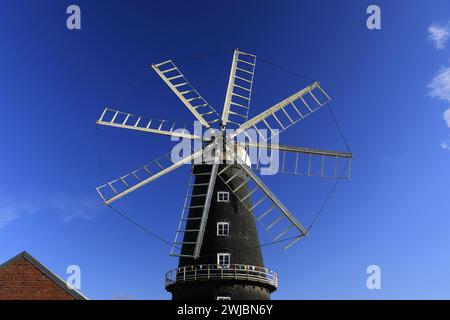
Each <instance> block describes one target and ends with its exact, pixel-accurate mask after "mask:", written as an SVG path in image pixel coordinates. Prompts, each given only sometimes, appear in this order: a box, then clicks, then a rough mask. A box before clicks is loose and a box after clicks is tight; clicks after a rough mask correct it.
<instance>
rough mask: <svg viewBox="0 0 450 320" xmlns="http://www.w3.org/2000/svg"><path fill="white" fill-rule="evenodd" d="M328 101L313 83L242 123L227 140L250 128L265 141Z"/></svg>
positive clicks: (319, 88)
mask: <svg viewBox="0 0 450 320" xmlns="http://www.w3.org/2000/svg"><path fill="white" fill-rule="evenodd" d="M330 100H331V98H330V97H329V96H328V94H327V93H326V92H325V91H324V90H323V89H322V88H321V87H320V85H319V83H318V82H315V83H313V84H312V85H309V86H307V87H306V88H304V89H302V90H300V91H298V92H297V93H294V94H293V95H291V96H290V97H288V98H286V99H284V100H283V101H281V102H279V103H277V104H275V105H274V106H272V107H270V108H269V109H267V110H266V111H264V112H262V113H260V114H259V115H257V116H255V117H253V118H252V119H250V120H248V121H247V122H245V123H243V124H242V125H241V126H240V127H239V128H238V129H237V130H236V131H235V132H234V133H233V134H231V135H230V136H229V138H230V139H232V138H234V137H236V136H238V135H240V134H242V133H244V134H246V132H245V131H246V130H248V129H250V128H252V129H254V130H255V131H256V132H257V133H258V135H259V136H260V137H261V138H262V139H263V140H264V141H267V140H269V139H271V138H272V137H273V136H275V135H277V134H279V133H280V132H282V131H284V130H286V129H287V128H289V127H291V126H292V125H294V124H296V123H297V122H299V121H301V120H303V119H304V118H306V117H307V116H309V115H310V114H312V113H313V112H314V111H316V110H318V109H319V108H321V107H323V106H324V105H326V104H327V103H328V102H329V101H330ZM265 132H267V134H266V133H265ZM246 136H247V137H248V138H249V139H250V140H251V137H250V136H248V135H247V134H246Z"/></svg>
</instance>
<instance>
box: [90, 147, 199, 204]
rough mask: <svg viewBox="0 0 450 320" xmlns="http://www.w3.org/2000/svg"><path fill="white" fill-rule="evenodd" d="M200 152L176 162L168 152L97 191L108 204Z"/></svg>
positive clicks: (196, 156) (194, 157)
mask: <svg viewBox="0 0 450 320" xmlns="http://www.w3.org/2000/svg"><path fill="white" fill-rule="evenodd" d="M202 153H203V150H199V151H197V152H195V153H192V154H191V155H190V156H187V157H185V158H183V159H181V160H180V161H178V162H173V161H172V159H171V157H170V156H171V153H170V152H169V153H167V154H165V155H163V156H162V157H159V158H158V159H156V160H154V161H152V162H150V163H149V164H146V165H145V166H143V167H141V168H139V169H136V170H134V171H132V172H130V173H128V174H126V175H124V176H121V177H119V178H118V179H115V180H112V181H110V182H107V183H105V184H104V185H102V186H100V187H97V192H98V194H99V195H100V197H101V198H102V200H103V202H104V203H105V204H106V205H109V204H110V203H112V202H113V201H116V200H118V199H120V198H122V197H123V196H125V195H127V194H129V193H130V192H133V191H135V190H137V189H139V188H140V187H143V186H145V185H146V184H148V183H150V182H152V181H154V180H156V179H158V178H159V177H161V176H163V175H165V174H167V173H169V172H171V171H173V170H175V169H177V168H178V167H180V166H182V165H183V164H186V163H189V162H191V161H193V160H195V159H196V158H198V157H200V156H201V155H202Z"/></svg>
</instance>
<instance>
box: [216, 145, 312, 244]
mask: <svg viewBox="0 0 450 320" xmlns="http://www.w3.org/2000/svg"><path fill="white" fill-rule="evenodd" d="M228 151H230V150H228ZM230 154H232V152H231V151H230ZM232 157H233V159H234V160H235V161H236V162H237V163H239V164H240V165H241V170H240V171H238V172H236V173H235V174H233V175H231V177H229V178H226V177H228V176H230V174H229V172H227V171H228V170H231V169H232V167H233V165H234V164H233V163H230V164H228V165H226V166H225V167H224V168H223V169H222V170H220V172H219V173H218V175H219V177H220V178H221V179H222V180H223V182H224V183H225V184H226V185H227V186H229V187H230V190H231V191H232V192H233V193H234V194H235V195H236V197H237V198H238V199H239V200H240V201H241V202H242V203H243V204H244V205H245V206H246V207H247V209H249V210H250V211H252V212H253V213H254V215H255V218H256V220H257V221H258V222H260V223H261V224H262V225H263V226H264V230H265V231H268V232H270V233H271V234H272V236H273V238H274V240H275V241H284V240H292V239H293V240H292V241H291V242H290V243H289V244H288V245H286V246H285V249H288V248H289V247H290V246H291V245H293V244H294V243H295V242H297V241H298V240H299V239H300V238H301V237H303V236H306V234H307V230H306V229H305V227H303V225H302V224H301V223H300V222H299V221H298V220H297V219H296V218H295V216H294V215H293V214H292V213H291V212H290V211H289V210H288V209H287V208H286V207H285V206H284V205H283V204H282V203H281V201H280V200H279V199H278V198H277V197H276V196H275V194H273V192H272V191H270V189H269V188H268V187H267V186H266V185H265V184H264V182H263V181H262V180H261V179H260V178H259V177H258V176H257V175H256V174H255V173H254V172H253V171H252V169H251V168H250V167H249V166H247V165H246V164H245V163H244V162H243V161H242V160H241V159H240V158H239V157H237V156H235V154H234V153H233V155H232ZM242 174H243V175H246V176H247V178H246V179H245V180H244V181H243V182H242V184H240V185H238V186H237V187H232V184H231V182H232V181H233V179H235V178H236V177H238V176H239V175H242ZM244 185H248V186H249V188H248V192H245V193H242V192H241V189H242V188H243V187H244ZM248 199H251V200H252V201H248Z"/></svg>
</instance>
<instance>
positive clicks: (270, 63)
mask: <svg viewBox="0 0 450 320" xmlns="http://www.w3.org/2000/svg"><path fill="white" fill-rule="evenodd" d="M258 61H261V62H263V63H265V64H268V65H271V66H272V67H275V68H277V69H280V70H281V71H284V72H286V73H289V74H291V75H293V76H296V77H299V78H303V79H304V80H308V81H312V82H317V80H314V79H312V78H310V77H308V76H305V75H302V74H299V73H297V72H295V71H292V70H289V69H287V68H285V67H283V66H280V65H278V64H276V63H273V62H270V61H268V60H265V59H263V58H261V57H259V56H258Z"/></svg>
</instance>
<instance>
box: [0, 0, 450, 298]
mask: <svg viewBox="0 0 450 320" xmlns="http://www.w3.org/2000/svg"><path fill="white" fill-rule="evenodd" d="M72 3H74V4H77V5H79V6H80V7H81V12H82V22H81V23H82V29H81V30H79V31H69V30H67V28H66V17H67V15H66V13H65V11H66V8H67V6H68V5H70V4H72ZM369 4H373V3H372V2H368V1H339V2H337V1H314V3H312V2H310V1H223V2H219V1H215V2H213V1H190V2H187V1H164V2H163V1H152V2H144V1H127V2H125V1H96V2H93V1H76V2H67V1H59V2H55V1H48V2H45V1H40V2H39V3H38V2H34V1H27V2H25V1H9V2H4V3H2V12H3V14H2V17H1V19H0V35H1V39H2V41H1V43H0V46H1V50H0V67H1V72H2V76H1V77H0V87H1V88H2V89H1V94H0V106H1V111H2V112H1V115H2V117H3V121H2V125H1V126H0V136H1V137H2V156H1V157H0V167H1V170H0V247H1V250H0V261H6V260H7V259H9V258H10V257H12V256H14V255H16V254H17V253H19V252H20V251H23V250H27V251H28V252H30V253H31V254H32V255H34V256H35V257H36V258H37V259H39V260H40V261H41V262H42V263H44V264H45V265H47V266H48V267H50V268H51V269H52V270H54V271H55V272H56V273H58V274H59V275H60V276H63V277H64V276H65V270H66V267H67V266H68V265H71V264H76V265H79V266H80V267H81V271H82V290H81V291H82V292H83V293H84V294H85V295H87V296H88V297H90V298H94V299H114V298H120V297H125V298H133V299H167V298H169V294H168V293H166V292H165V291H164V273H165V272H166V271H168V270H169V269H171V268H173V267H175V265H176V260H175V259H174V258H171V257H169V256H168V252H169V249H170V248H169V247H168V246H166V245H165V244H163V243H162V242H160V241H158V240H155V239H154V238H151V237H149V236H148V235H147V234H145V233H144V232H142V231H141V230H139V229H138V228H136V227H135V226H133V225H131V224H129V223H128V222H127V221H125V220H123V219H122V218H120V217H119V216H117V215H116V214H114V213H113V212H112V211H111V210H110V209H108V208H105V207H104V206H102V204H101V203H100V201H99V200H98V199H97V195H96V192H95V187H96V186H98V185H99V183H100V177H99V161H98V145H97V136H96V126H95V121H96V119H97V118H98V116H99V115H100V113H101V111H102V110H103V108H104V106H105V105H108V106H111V107H116V108H118V109H120V110H124V111H129V112H134V113H138V114H144V115H148V116H154V117H160V118H163V119H165V118H166V119H173V120H181V121H192V120H193V118H192V116H191V115H190V114H189V112H188V111H186V110H185V108H184V106H183V105H182V104H181V103H180V102H179V101H177V99H176V97H175V96H174V94H173V93H172V92H170V90H169V89H168V88H166V87H165V86H164V84H163V83H162V81H161V80H160V79H159V78H158V77H157V75H156V74H154V72H153V71H152V70H150V69H149V65H150V64H151V63H155V62H159V61H162V60H165V59H167V58H173V59H174V61H175V62H178V64H179V66H180V68H182V69H183V70H184V71H185V73H186V74H187V75H188V76H189V79H190V80H191V81H192V82H193V83H194V84H195V86H196V88H197V89H198V90H199V91H200V92H201V94H202V95H204V96H205V97H206V98H207V100H208V101H209V102H210V103H211V104H212V105H213V106H215V107H216V108H217V109H218V110H221V108H222V105H223V99H224V95H225V90H226V84H227V79H228V72H229V67H230V63H231V57H232V56H231V52H232V49H233V48H236V47H237V48H240V49H241V50H243V51H247V52H251V53H254V54H256V55H258V57H261V58H262V59H264V60H267V61H271V62H274V63H277V64H279V65H282V66H285V67H287V68H288V69H290V70H293V71H295V72H297V73H300V74H304V75H307V76H308V77H311V78H314V79H318V80H320V82H321V84H322V85H323V87H324V88H325V89H326V90H327V91H328V93H329V94H330V96H331V97H332V98H333V105H332V106H333V110H334V112H335V114H336V116H337V117H338V119H339V123H340V125H341V127H342V128H343V130H344V133H345V135H346V138H347V140H348V141H349V143H350V145H351V148H352V151H353V153H354V162H353V165H352V179H351V180H350V181H343V182H342V183H340V184H339V186H338V188H337V189H336V191H335V193H334V195H333V197H332V198H331V200H330V201H329V203H328V204H327V206H326V208H325V210H324V211H323V214H322V216H321V217H320V219H319V220H318V221H317V223H316V224H315V226H314V227H313V228H312V230H311V233H310V235H309V237H307V238H305V239H303V240H302V241H300V242H299V243H298V245H297V246H295V247H294V248H292V249H291V250H289V251H287V252H283V251H281V250H280V249H279V248H278V247H265V248H264V254H265V263H266V265H267V266H268V267H269V268H272V269H274V270H275V271H277V272H278V273H279V275H280V280H279V281H280V285H279V291H278V292H277V293H275V294H274V295H273V298H274V299H312V298H318V299H338V298H344V299H346V298H349V299H383V298H385V299H392V298H405V299H416V298H427V299H428V298H438V299H439V298H449V297H450V274H449V273H448V270H449V269H450V255H449V250H448V246H449V244H450V233H449V232H448V229H449V225H450V217H449V213H450V196H449V190H450V185H449V181H450V165H449V163H450V147H449V145H450V119H449V118H450V111H449V112H448V113H445V112H446V110H448V109H449V108H450V69H449V67H450V62H449V57H450V44H447V43H446V40H447V37H448V33H449V21H450V16H449V14H448V13H449V12H450V3H448V1H427V2H425V1H395V2H393V1H377V2H376V4H378V5H379V6H380V8H381V19H382V22H381V23H382V28H381V30H372V31H371V30H368V29H367V28H366V19H367V17H368V15H367V14H366V8H367V6H368V5H369ZM224 50H228V52H225V53H222V54H214V53H217V52H223V51H224ZM200 56H207V57H206V58H202V59H195V57H200ZM307 84H308V82H307V81H305V80H303V79H300V78H297V77H293V76H291V75H289V74H287V73H284V72H282V71H280V70H277V69H275V68H273V67H271V66H270V65H268V64H264V63H263V62H262V61H261V62H260V61H258V62H257V67H256V78H255V89H254V99H253V101H252V106H251V111H250V114H251V115H256V114H257V113H258V112H261V111H263V110H264V109H265V108H266V107H269V106H271V105H272V104H274V103H276V102H278V101H280V100H282V99H284V98H285V97H287V96H288V95H290V94H292V93H293V92H295V91H297V90H299V89H301V88H303V87H304V86H306V85H307ZM445 119H447V120H445ZM100 137H101V150H102V158H103V159H102V160H103V161H102V165H103V167H104V174H105V176H106V178H109V179H111V178H115V177H117V176H118V175H121V174H123V173H127V172H129V171H130V170H131V169H134V168H137V167H138V166H140V165H142V164H144V163H146V162H148V161H149V160H152V159H154V158H156V157H158V156H159V155H162V154H164V153H166V152H169V151H170V148H171V146H172V145H173V142H171V141H170V140H169V139H168V138H165V137H159V136H152V135H148V134H144V133H135V132H127V131H124V130H119V129H116V130H115V129H114V128H101V129H100ZM280 142H281V143H283V144H291V145H300V146H306V147H321V148H330V149H342V150H345V148H344V144H343V142H342V140H341V139H340V137H339V133H338V131H337V129H336V127H335V126H334V124H333V122H332V120H331V118H330V115H329V113H328V112H327V111H326V110H321V111H320V112H318V113H316V114H314V115H313V116H312V117H311V118H310V119H308V120H307V121H304V122H303V123H301V124H299V125H297V126H295V127H293V128H291V129H289V130H288V131H286V132H285V134H282V136H281V139H280ZM188 171H189V169H188V167H187V166H185V167H184V168H181V169H180V170H178V171H176V172H173V173H171V174H170V175H167V176H165V177H163V178H161V179H160V180H158V181H155V182H154V183H153V184H151V185H148V186H147V187H145V188H143V189H141V190H139V191H137V192H135V193H133V194H131V195H129V196H128V197H126V198H124V199H123V200H121V201H119V202H117V204H116V207H117V208H119V209H120V210H122V211H123V212H125V213H126V214H128V215H129V216H131V217H132V218H133V219H135V220H136V221H138V222H139V223H140V224H142V225H143V226H145V227H147V228H148V229H149V230H151V231H154V232H156V233H158V235H160V236H161V237H163V238H165V239H169V240H171V239H172V238H173V235H174V232H175V229H176V225H177V222H178V219H179V215H180V213H181V207H182V204H183V196H184V193H185V188H186V186H187V178H188ZM263 179H264V181H266V182H267V184H268V185H269V186H270V187H271V188H272V190H273V191H274V192H275V193H276V194H277V195H278V196H279V198H280V199H281V200H282V201H283V202H284V204H285V205H286V206H287V207H288V208H290V210H291V211H292V212H294V213H295V214H296V216H297V217H298V218H299V220H300V221H302V222H304V224H305V225H308V224H309V223H310V222H311V221H312V219H313V217H314V214H315V212H317V210H318V208H319V207H320V205H321V204H322V202H323V200H324V198H325V197H326V195H327V193H328V192H329V190H330V188H331V186H332V184H333V182H332V181H326V180H321V179H318V178H312V177H291V176H281V175H278V176H275V177H263ZM372 264H376V265H379V266H380V267H381V271H382V280H381V281H382V289H381V290H368V289H367V288H366V278H367V274H366V268H367V266H369V265H372Z"/></svg>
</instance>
